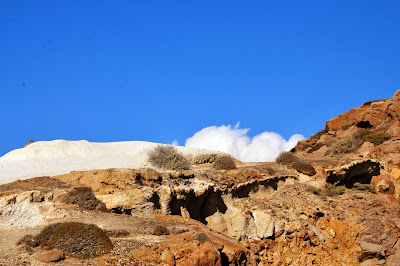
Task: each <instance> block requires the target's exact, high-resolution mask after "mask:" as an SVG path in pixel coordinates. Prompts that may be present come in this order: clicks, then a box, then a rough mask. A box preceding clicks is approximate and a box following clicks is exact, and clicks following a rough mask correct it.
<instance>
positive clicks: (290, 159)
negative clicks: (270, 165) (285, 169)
mask: <svg viewBox="0 0 400 266" xmlns="http://www.w3.org/2000/svg"><path fill="white" fill-rule="evenodd" d="M275 162H276V163H279V164H283V165H286V166H289V167H291V168H293V169H295V170H297V171H298V172H300V173H302V174H305V175H309V176H313V175H315V174H316V173H317V172H316V171H315V168H314V167H313V166H312V165H311V164H310V163H309V162H308V161H306V160H304V159H302V158H300V157H297V156H296V155H295V154H294V153H292V152H290V151H287V152H282V153H281V154H279V156H278V157H277V158H276V159H275Z"/></svg>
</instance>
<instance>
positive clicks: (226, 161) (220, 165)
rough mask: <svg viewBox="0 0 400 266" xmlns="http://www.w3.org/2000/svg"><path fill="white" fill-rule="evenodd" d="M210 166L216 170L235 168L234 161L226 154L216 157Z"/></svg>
mask: <svg viewBox="0 0 400 266" xmlns="http://www.w3.org/2000/svg"><path fill="white" fill-rule="evenodd" d="M212 168H214V169H216V170H221V169H235V168H236V163H235V160H234V159H233V158H232V157H230V156H227V155H223V156H219V157H217V159H215V161H214V163H213V165H212Z"/></svg>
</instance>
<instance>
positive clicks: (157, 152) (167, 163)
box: [148, 145, 190, 171]
mask: <svg viewBox="0 0 400 266" xmlns="http://www.w3.org/2000/svg"><path fill="white" fill-rule="evenodd" d="M148 156H149V158H148V161H149V163H150V164H151V165H152V166H154V167H157V168H160V169H165V170H175V171H181V170H187V169H189V166H190V163H189V160H188V159H187V158H186V157H185V156H183V155H182V154H181V153H178V151H177V150H176V148H174V147H172V146H163V145H159V146H157V147H156V148H155V149H154V150H152V151H150V152H149V154H148Z"/></svg>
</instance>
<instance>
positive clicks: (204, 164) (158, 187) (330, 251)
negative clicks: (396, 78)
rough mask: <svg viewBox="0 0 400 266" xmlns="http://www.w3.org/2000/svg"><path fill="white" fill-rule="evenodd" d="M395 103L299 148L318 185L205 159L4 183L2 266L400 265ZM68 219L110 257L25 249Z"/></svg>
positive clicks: (343, 121)
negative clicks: (49, 265)
mask: <svg viewBox="0 0 400 266" xmlns="http://www.w3.org/2000/svg"><path fill="white" fill-rule="evenodd" d="M399 98H400V92H397V93H396V94H395V96H394V97H393V98H392V99H386V100H382V101H376V102H372V103H366V104H364V105H363V106H361V107H358V108H355V109H352V110H350V111H349V112H347V113H344V114H343V115H341V116H339V117H336V118H333V119H331V120H330V121H328V122H327V125H326V129H324V130H323V131H321V132H319V133H318V134H316V135H314V136H312V137H310V138H309V139H307V140H304V141H301V142H299V143H298V145H297V146H296V147H295V148H294V150H293V152H294V154H295V155H296V156H298V157H300V158H303V160H307V161H308V162H310V163H311V165H312V166H313V167H314V168H315V170H316V174H315V175H312V176H308V175H305V174H302V173H301V171H300V172H298V171H297V170H295V169H294V168H293V165H290V164H287V165H284V164H277V163H274V162H271V163H252V164H250V163H249V164H244V163H240V162H237V164H238V166H239V167H238V168H236V169H232V170H214V169H212V168H211V164H210V162H212V158H214V159H215V156H214V155H210V156H208V155H207V154H202V156H203V157H202V158H200V157H197V158H196V159H194V158H192V163H193V165H192V166H191V169H190V170H187V171H183V172H173V171H160V170H157V171H156V170H151V169H130V168H113V169H93V170H88V171H74V172H71V173H68V174H63V175H58V176H53V177H36V178H32V179H26V180H17V181H15V182H12V183H8V184H4V185H0V235H1V236H2V238H0V265H3V264H4V265H10V264H11V265H44V261H51V260H58V262H57V264H60V265H74V264H75V265H127V264H128V265H129V264H133V265H187V264H191V265H312V264H314V265H364V266H366V265H399V261H400V241H399V237H400V206H399V196H400V189H399V182H400V181H399V180H400V164H399V163H398V161H397V156H399V152H398V147H399V146H398V144H399V143H398V141H399V140H400V131H399V130H398V125H399V123H400V122H399V118H398V115H400V109H399V108H400V105H399V104H398V103H400V99H399ZM371 134H372V135H371ZM379 134H380V135H379ZM368 135H370V136H373V138H371V137H368V138H366V137H365V136H368ZM386 135H389V136H390V138H387V137H386ZM382 136H383V138H382ZM31 145H32V144H31ZM83 187H84V188H83ZM89 188H90V189H89ZM92 191H93V192H92ZM69 221H74V222H84V223H92V224H96V225H97V226H99V227H100V228H102V229H103V230H104V231H105V232H106V234H107V235H108V237H109V238H110V239H111V241H112V243H113V249H112V251H111V253H109V254H106V255H101V256H99V257H95V258H87V259H82V258H77V257H74V256H72V255H69V254H67V253H65V251H63V250H62V249H61V250H53V251H51V252H50V253H49V252H48V251H47V250H46V248H45V246H37V245H36V246H35V245H33V246H29V245H28V244H26V243H30V242H29V241H28V242H27V241H25V242H24V241H22V242H21V241H19V240H20V239H22V238H23V237H24V236H25V235H27V234H30V235H37V234H38V233H39V232H40V230H42V229H43V228H46V226H47V225H49V224H54V223H62V222H69ZM24 239H29V238H27V237H25V238H24ZM10 243H11V244H10ZM23 243H25V244H23ZM56 255H57V256H56Z"/></svg>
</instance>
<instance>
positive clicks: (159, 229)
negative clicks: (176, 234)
mask: <svg viewBox="0 0 400 266" xmlns="http://www.w3.org/2000/svg"><path fill="white" fill-rule="evenodd" d="M168 234H169V231H168V228H167V227H165V226H162V225H156V226H154V228H153V235H156V236H162V235H168Z"/></svg>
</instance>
